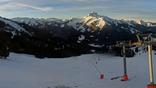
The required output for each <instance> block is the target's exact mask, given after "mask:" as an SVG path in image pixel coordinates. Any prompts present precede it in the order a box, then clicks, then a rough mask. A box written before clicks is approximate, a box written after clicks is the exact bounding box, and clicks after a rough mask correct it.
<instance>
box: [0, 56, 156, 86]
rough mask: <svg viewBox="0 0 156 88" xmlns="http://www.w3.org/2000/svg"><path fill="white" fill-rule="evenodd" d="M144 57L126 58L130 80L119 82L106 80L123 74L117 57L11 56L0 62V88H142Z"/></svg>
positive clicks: (145, 65)
mask: <svg viewBox="0 0 156 88" xmlns="http://www.w3.org/2000/svg"><path fill="white" fill-rule="evenodd" d="M146 57H147V56H146V53H142V54H140V55H139V54H138V55H136V56H135V57H133V58H128V59H127V63H128V66H127V67H128V75H129V79H130V80H129V81H126V82H123V81H120V79H117V80H110V79H111V78H112V77H115V76H121V75H123V67H122V66H123V64H122V62H123V61H122V60H123V59H122V58H121V57H114V56H110V55H103V54H101V55H99V54H90V55H82V56H78V57H71V58H64V59H57V58H51V59H46V58H45V59H37V58H35V57H33V56H30V55H24V54H15V53H11V54H10V56H9V57H8V59H7V60H0V62H1V63H0V74H1V75H0V88H145V87H146V86H147V84H148V83H149V79H148V67H147V64H148V63H147V58H146ZM155 57H156V56H155V55H154V58H155ZM154 64H156V63H155V59H154ZM154 67H156V65H154ZM155 73H156V70H155ZM100 74H104V79H103V80H100V79H99V76H100ZM155 77H156V76H155Z"/></svg>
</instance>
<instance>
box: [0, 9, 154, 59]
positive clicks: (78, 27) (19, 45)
mask: <svg viewBox="0 0 156 88" xmlns="http://www.w3.org/2000/svg"><path fill="white" fill-rule="evenodd" d="M149 32H150V33H156V23H152V22H144V21H142V20H140V21H134V20H131V21H129V20H116V19H112V18H110V17H107V16H100V15H98V14H97V13H95V12H93V13H90V14H88V16H84V17H83V18H72V19H68V20H62V19H57V18H47V19H43V18H40V19H39V18H13V19H7V18H2V17H0V45H1V47H0V48H4V47H5V49H1V50H3V51H5V52H6V51H9V52H19V53H28V54H34V55H36V56H38V57H66V56H73V55H80V54H82V53H94V52H103V51H107V50H108V47H109V46H111V45H113V44H116V42H118V41H129V40H131V41H137V37H136V34H137V33H149ZM0 53H1V52H0ZM3 53H4V52H2V54H3Z"/></svg>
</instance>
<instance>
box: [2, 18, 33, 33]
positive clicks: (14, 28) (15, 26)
mask: <svg viewBox="0 0 156 88" xmlns="http://www.w3.org/2000/svg"><path fill="white" fill-rule="evenodd" d="M0 21H1V22H4V23H5V24H6V25H7V26H9V27H12V28H11V31H12V34H13V35H15V32H25V33H27V34H29V35H31V34H30V33H29V32H28V31H27V30H26V29H24V28H23V27H21V26H20V25H19V24H17V23H16V22H14V21H12V20H9V19H6V18H2V17H0ZM6 28H8V27H6ZM13 32H14V33H13Z"/></svg>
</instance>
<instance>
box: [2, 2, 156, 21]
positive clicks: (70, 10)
mask: <svg viewBox="0 0 156 88" xmlns="http://www.w3.org/2000/svg"><path fill="white" fill-rule="evenodd" d="M155 4H156V0H0V16H2V17H7V18H14V17H31V18H34V17H35V18H63V19H66V18H71V17H83V16H86V15H87V14H88V13H90V12H93V11H94V12H97V13H99V14H100V15H104V16H109V17H111V18H115V19H143V20H145V21H154V22H156V16H155V15H156V5H155Z"/></svg>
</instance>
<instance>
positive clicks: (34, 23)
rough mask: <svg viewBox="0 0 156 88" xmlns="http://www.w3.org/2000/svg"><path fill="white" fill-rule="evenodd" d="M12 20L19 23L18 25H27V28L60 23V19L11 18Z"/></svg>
mask: <svg viewBox="0 0 156 88" xmlns="http://www.w3.org/2000/svg"><path fill="white" fill-rule="evenodd" d="M12 20H14V21H17V22H20V23H25V24H28V25H29V26H38V25H45V24H48V25H52V24H54V23H55V22H56V23H62V20H61V19H57V18H47V19H45V18H20V17H18V18H13V19H12Z"/></svg>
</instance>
